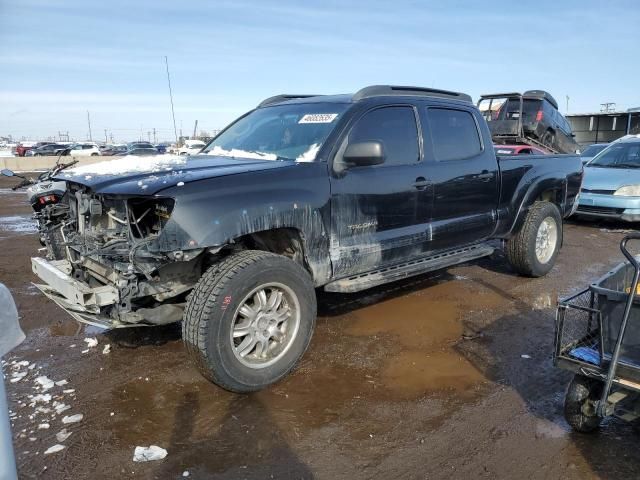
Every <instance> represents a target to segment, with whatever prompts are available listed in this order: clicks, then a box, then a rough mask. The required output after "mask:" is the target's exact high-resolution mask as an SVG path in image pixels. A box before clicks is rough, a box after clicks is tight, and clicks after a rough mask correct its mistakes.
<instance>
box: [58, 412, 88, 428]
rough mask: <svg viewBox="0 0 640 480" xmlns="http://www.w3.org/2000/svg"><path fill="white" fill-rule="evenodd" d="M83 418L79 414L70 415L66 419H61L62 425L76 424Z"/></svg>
mask: <svg viewBox="0 0 640 480" xmlns="http://www.w3.org/2000/svg"><path fill="white" fill-rule="evenodd" d="M83 418H84V415H83V414H81V413H77V414H75V415H70V416H67V417H62V423H64V424H65V425H67V424H69V423H78V422H80V421H81V420H82V419H83Z"/></svg>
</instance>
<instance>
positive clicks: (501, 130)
mask: <svg viewBox="0 0 640 480" xmlns="http://www.w3.org/2000/svg"><path fill="white" fill-rule="evenodd" d="M478 108H479V109H480V113H481V114H482V116H483V117H484V118H485V120H486V121H487V122H488V124H489V129H490V130H491V136H492V137H493V141H494V142H495V143H498V144H500V143H516V142H523V143H529V144H531V143H533V144H541V145H542V146H544V147H546V148H548V149H550V150H552V151H554V152H557V153H575V152H577V151H578V149H579V146H578V144H577V143H576V141H575V140H574V138H573V137H574V135H573V132H572V131H571V125H569V122H568V121H567V119H566V118H564V117H563V116H562V114H561V113H560V112H559V111H558V102H556V100H555V99H554V98H553V97H552V96H551V94H549V93H548V92H545V91H544V90H528V91H526V92H524V93H523V94H519V93H497V94H490V95H482V96H481V97H480V101H479V102H478Z"/></svg>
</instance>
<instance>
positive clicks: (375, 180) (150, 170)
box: [32, 86, 582, 392]
mask: <svg viewBox="0 0 640 480" xmlns="http://www.w3.org/2000/svg"><path fill="white" fill-rule="evenodd" d="M418 119H421V121H420V122H418ZM559 158H561V159H562V161H559ZM143 168H144V170H143ZM94 169H95V170H94ZM127 169H128V170H127ZM93 172H100V173H101V174H100V175H96V174H92V173H93ZM108 172H112V173H111V174H109V173H108ZM60 178H64V180H65V181H66V182H67V185H68V192H69V194H68V195H66V196H65V201H66V202H68V207H69V210H68V216H66V217H65V216H62V217H60V218H59V219H58V222H59V223H57V224H55V225H52V226H51V228H59V229H60V230H61V237H62V238H65V239H66V242H65V243H64V246H65V252H66V253H65V255H66V257H65V259H64V260H62V261H58V262H55V263H54V262H50V261H48V260H47V259H44V258H33V259H32V269H33V271H34V272H35V274H36V275H37V276H38V277H39V278H40V279H41V280H42V282H44V283H45V284H47V286H46V287H43V288H42V291H43V293H45V295H47V296H48V297H49V298H50V299H52V300H54V301H55V302H56V303H58V305H60V306H61V307H62V308H64V309H65V310H66V311H67V312H69V313H70V314H71V315H72V316H74V317H75V318H76V319H78V320H79V321H85V322H91V323H93V324H99V325H103V326H105V327H108V328H117V327H121V326H130V325H132V324H146V325H149V324H156V325H157V324H166V323H170V322H176V321H180V320H182V321H183V323H182V325H183V339H184V341H185V344H186V347H187V350H188V352H189V353H190V354H191V355H192V358H193V359H194V362H195V363H196V364H197V365H198V366H199V368H200V370H201V371H202V372H203V374H204V375H205V376H206V377H207V378H209V379H210V380H212V381H214V382H215V383H217V384H218V385H220V386H222V387H224V388H226V389H229V390H232V391H236V392H248V391H254V390H259V389H261V388H264V387H266V386H267V385H270V384H272V383H274V382H276V381H278V380H279V379H281V378H282V377H283V376H285V375H286V374H287V373H288V372H289V371H290V370H291V369H292V368H293V367H294V365H295V364H296V362H297V361H298V359H299V358H300V357H301V356H302V355H303V353H304V351H305V350H306V348H307V346H308V345H309V341H310V339H311V335H312V332H313V329H314V324H315V317H316V296H315V289H316V288H324V290H327V291H331V292H357V291H360V290H365V289H368V288H371V287H374V286H377V285H381V284H385V283H388V282H393V281H396V280H399V279H403V278H407V277H410V276H412V275H418V274H422V273H424V272H428V271H431V270H436V269H440V268H444V267H447V266H450V265H454V264H457V263H461V262H466V261H469V260H473V259H476V258H480V257H485V256H488V255H491V254H492V253H493V252H494V251H495V249H496V248H499V247H498V246H499V245H503V244H504V245H506V248H505V252H506V256H507V258H508V259H509V261H510V262H511V264H512V266H513V268H514V270H515V271H516V272H518V273H520V274H523V275H528V276H532V277H539V276H543V275H545V274H546V273H548V272H549V271H550V270H551V268H552V267H553V265H554V263H555V260H556V257H557V255H558V252H559V249H560V246H561V244H562V219H563V217H566V216H568V215H570V214H571V213H572V212H573V205H574V202H575V199H576V196H577V195H578V191H579V188H580V183H581V180H582V164H581V162H580V158H579V157H578V156H570V155H563V156H561V157H559V156H557V155H544V156H529V157H527V156H524V155H520V156H512V157H500V158H497V157H496V155H495V153H494V150H493V148H492V146H491V135H490V132H489V129H488V128H487V124H486V122H484V121H483V119H482V117H481V116H480V113H479V112H478V109H477V108H476V107H475V106H474V105H473V103H472V102H471V97H469V96H468V95H464V94H461V93H455V92H446V91H442V90H433V89H429V88H418V87H394V86H372V87H367V88H364V89H362V90H360V91H358V92H357V93H355V94H353V95H334V96H330V95H329V96H296V95H281V96H276V97H272V98H269V99H267V100H265V101H263V102H262V103H261V104H260V105H259V106H258V107H257V108H256V109H254V110H253V111H251V112H249V113H248V114H246V115H244V116H242V117H240V118H239V119H238V120H236V121H235V122H234V123H232V124H231V125H230V126H228V127H227V128H226V129H225V130H224V131H222V132H221V133H220V134H219V135H217V136H216V138H215V139H214V140H212V141H211V143H210V144H208V145H207V147H206V148H205V149H204V150H203V151H202V152H201V154H199V155H195V156H187V157H186V158H184V159H181V158H179V157H165V156H158V157H157V158H155V159H150V161H149V162H148V163H146V164H142V165H141V163H140V162H128V161H127V159H122V160H116V161H112V162H108V163H101V164H97V165H95V164H94V165H86V166H83V167H78V168H75V169H71V170H67V171H65V172H64V175H63V176H60ZM120 219H129V221H122V220H120ZM495 239H498V240H500V241H498V242H496V241H494V240H495ZM72 270H73V277H72V276H71V274H70V273H71V271H72ZM187 294H189V295H188V296H187Z"/></svg>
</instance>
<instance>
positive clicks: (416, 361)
mask: <svg viewBox="0 0 640 480" xmlns="http://www.w3.org/2000/svg"><path fill="white" fill-rule="evenodd" d="M382 380H383V382H384V384H385V386H386V387H387V388H390V389H393V390H394V391H395V392H398V393H399V394H401V395H404V396H409V397H416V396H420V395H423V394H425V393H428V392H434V391H441V390H451V389H453V390H456V391H458V392H464V391H468V390H469V389H471V388H472V387H473V386H474V385H476V384H478V383H480V382H482V381H483V380H484V376H483V375H482V374H481V373H480V372H479V371H478V370H476V369H475V368H474V367H473V365H471V364H470V363H469V362H468V361H467V360H466V359H465V358H464V357H462V356H460V355H458V354H456V353H454V352H452V351H440V352H435V353H429V352H422V351H419V350H409V351H406V352H403V353H401V354H400V355H398V356H396V357H393V358H392V359H391V360H390V361H389V362H388V363H387V365H386V367H385V368H384V370H383V372H382Z"/></svg>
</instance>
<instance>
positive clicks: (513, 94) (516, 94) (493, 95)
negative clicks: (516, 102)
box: [480, 92, 521, 99]
mask: <svg viewBox="0 0 640 480" xmlns="http://www.w3.org/2000/svg"><path fill="white" fill-rule="evenodd" d="M520 95H521V93H519V92H509V93H485V94H484V95H480V99H483V98H503V97H519V96H520Z"/></svg>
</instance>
